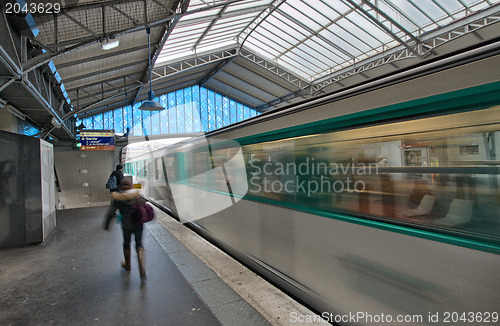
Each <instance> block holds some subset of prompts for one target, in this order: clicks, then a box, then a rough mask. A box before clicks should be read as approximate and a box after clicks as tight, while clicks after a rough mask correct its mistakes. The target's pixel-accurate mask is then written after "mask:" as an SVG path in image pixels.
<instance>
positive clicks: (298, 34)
mask: <svg viewBox="0 0 500 326" xmlns="http://www.w3.org/2000/svg"><path fill="white" fill-rule="evenodd" d="M273 18H275V20H273V21H270V23H272V24H273V25H276V26H277V27H279V28H281V29H282V30H284V31H286V32H287V33H288V34H289V35H291V36H293V37H294V38H295V39H296V40H302V39H304V38H305V37H307V36H308V35H310V33H309V32H308V31H306V30H305V29H303V28H302V27H301V26H299V25H297V24H295V23H294V22H292V21H290V20H289V19H288V18H286V17H285V16H283V15H281V14H280V13H276V15H275V17H273ZM266 20H267V19H266Z"/></svg>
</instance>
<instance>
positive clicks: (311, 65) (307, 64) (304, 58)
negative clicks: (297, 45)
mask: <svg viewBox="0 0 500 326" xmlns="http://www.w3.org/2000/svg"><path fill="white" fill-rule="evenodd" d="M286 56H287V57H288V58H292V59H294V60H295V61H296V62H298V63H299V64H300V65H301V66H304V68H307V69H309V70H310V72H309V73H308V75H307V77H308V78H310V77H311V75H314V74H315V73H316V72H318V71H320V70H322V69H321V67H320V65H318V64H317V62H314V61H313V60H311V59H312V58H311V57H310V56H308V55H307V54H305V53H303V52H302V51H298V50H297V49H295V51H292V52H289V53H287V55H286Z"/></svg>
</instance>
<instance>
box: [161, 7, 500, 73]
mask: <svg viewBox="0 0 500 326" xmlns="http://www.w3.org/2000/svg"><path fill="white" fill-rule="evenodd" d="M498 2H500V0H392V1H388V0H286V1H285V0H241V1H235V0H233V1H222V0H219V1H217V0H215V1H213V0H212V1H191V5H190V7H189V8H188V12H189V11H192V10H197V9H200V8H203V7H204V6H205V7H206V8H210V9H207V10H204V11H200V12H197V13H193V14H188V15H185V16H183V17H182V18H181V19H180V20H179V22H178V23H177V25H176V27H175V28H174V30H173V32H172V33H171V34H170V36H169V38H168V39H167V42H166V43H165V46H164V47H163V49H162V51H161V53H160V55H159V57H158V60H157V61H156V66H158V65H160V66H161V65H162V63H163V64H165V63H172V62H175V61H179V60H182V59H184V58H186V57H193V56H195V55H197V54H204V53H209V52H213V51H216V50H220V49H224V48H234V47H244V48H245V49H248V50H250V51H252V52H254V53H255V54H257V55H259V56H261V57H263V58H265V59H267V60H269V61H271V62H274V63H276V64H279V65H280V66H282V67H283V68H285V69H286V70H288V71H289V72H291V73H293V74H295V75H297V76H300V77H301V78H304V79H306V80H309V81H314V80H316V79H318V78H321V77H323V76H325V75H328V74H331V73H333V72H335V71H338V70H340V69H342V68H345V67H348V66H351V65H353V64H354V63H356V62H359V61H361V60H364V59H367V58H369V57H372V56H374V55H377V54H379V53H381V52H383V51H387V50H388V49H391V48H394V47H396V46H399V45H401V44H403V45H405V46H408V45H410V46H412V45H414V44H415V42H416V41H417V39H418V38H419V37H420V36H422V35H423V34H425V33H427V32H430V31H433V30H436V29H439V28H442V27H444V26H446V25H448V24H450V23H452V22H455V21H457V20H459V19H462V18H464V17H467V16H469V15H471V14H473V13H475V12H477V11H480V10H482V9H486V8H489V7H491V6H493V5H495V4H497V3H498ZM217 5H218V6H217ZM208 6H211V7H208Z"/></svg>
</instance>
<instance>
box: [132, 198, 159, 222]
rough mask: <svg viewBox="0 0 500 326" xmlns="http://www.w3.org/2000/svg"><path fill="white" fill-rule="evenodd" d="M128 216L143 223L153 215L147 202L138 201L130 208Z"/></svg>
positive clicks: (150, 219) (152, 217)
mask: <svg viewBox="0 0 500 326" xmlns="http://www.w3.org/2000/svg"><path fill="white" fill-rule="evenodd" d="M130 216H131V217H132V218H133V219H134V220H135V221H137V222H139V223H141V224H143V223H147V222H149V221H152V220H153V219H154V217H155V212H154V211H153V207H151V206H150V205H148V204H147V203H144V202H143V203H139V204H136V205H133V206H132V207H131V208H130Z"/></svg>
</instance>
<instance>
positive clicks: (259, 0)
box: [226, 0, 272, 13]
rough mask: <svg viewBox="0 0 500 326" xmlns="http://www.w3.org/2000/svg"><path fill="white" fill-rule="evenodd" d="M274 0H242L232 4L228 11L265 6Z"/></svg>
mask: <svg viewBox="0 0 500 326" xmlns="http://www.w3.org/2000/svg"><path fill="white" fill-rule="evenodd" d="M271 2H272V0H250V1H241V2H236V3H234V4H231V5H230V6H229V7H228V8H227V9H226V12H228V13H229V12H233V11H240V10H245V9H253V8H255V7H264V6H267V5H269V4H270V3H271ZM262 10H263V9H262Z"/></svg>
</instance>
